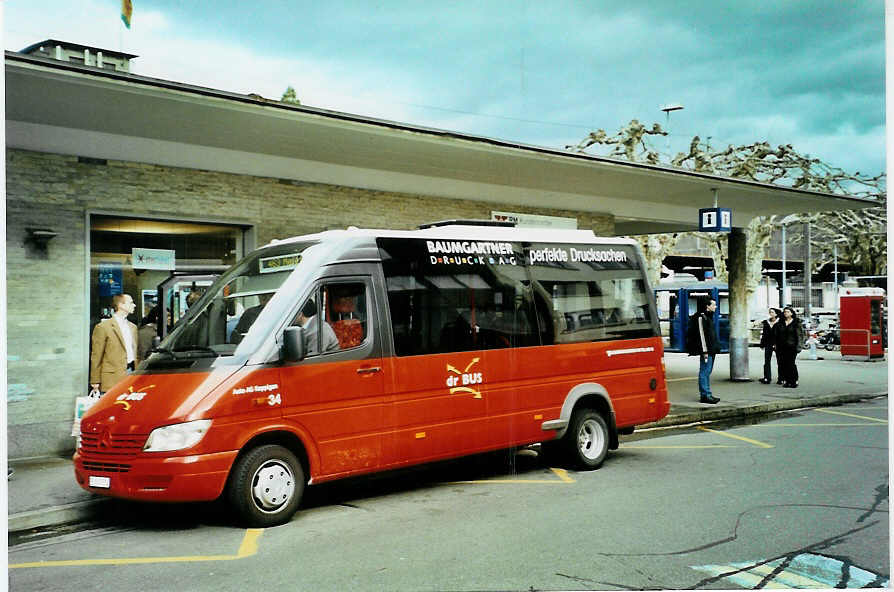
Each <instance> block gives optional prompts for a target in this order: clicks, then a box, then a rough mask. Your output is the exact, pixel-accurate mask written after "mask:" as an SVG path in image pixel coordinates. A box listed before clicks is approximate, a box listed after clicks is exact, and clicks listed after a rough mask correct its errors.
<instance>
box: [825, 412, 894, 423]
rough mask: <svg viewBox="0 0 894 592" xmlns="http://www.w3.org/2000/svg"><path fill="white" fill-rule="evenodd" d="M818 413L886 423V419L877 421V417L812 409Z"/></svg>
mask: <svg viewBox="0 0 894 592" xmlns="http://www.w3.org/2000/svg"><path fill="white" fill-rule="evenodd" d="M814 411H819V412H820V413H831V414H832V415H843V416H845V417H856V418H857V419H866V420H868V421H877V422H880V423H888V420H887V419H879V418H877V417H866V416H865V415H856V414H854V413H845V412H844V411H832V410H831V409H814Z"/></svg>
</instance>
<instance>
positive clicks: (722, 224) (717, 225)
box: [698, 208, 733, 232]
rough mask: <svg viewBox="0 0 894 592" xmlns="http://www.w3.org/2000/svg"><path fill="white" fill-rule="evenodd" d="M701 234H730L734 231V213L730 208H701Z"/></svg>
mask: <svg viewBox="0 0 894 592" xmlns="http://www.w3.org/2000/svg"><path fill="white" fill-rule="evenodd" d="M698 229H699V231H700V232H730V231H731V230H732V229H733V211H732V210H731V209H729V208H701V209H700V210H699V211H698Z"/></svg>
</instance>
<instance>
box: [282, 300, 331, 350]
mask: <svg viewBox="0 0 894 592" xmlns="http://www.w3.org/2000/svg"><path fill="white" fill-rule="evenodd" d="M293 324H294V325H300V326H301V327H304V351H305V355H308V356H313V355H316V354H317V353H319V351H320V350H319V349H318V344H317V332H318V330H319V326H320V320H319V319H318V318H317V304H316V302H314V301H313V300H312V299H311V300H308V301H307V302H305V303H304V306H303V307H301V312H299V313H298V316H297V317H295V322H294V323H293ZM322 325H323V332H322V334H321V335H322V337H323V350H322V351H323V353H324V354H325V353H329V352H333V351H338V349H339V346H338V337H336V336H335V331H333V330H332V327H331V326H330V325H329V323H327V322H325V321H323V322H322Z"/></svg>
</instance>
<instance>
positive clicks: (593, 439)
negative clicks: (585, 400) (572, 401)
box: [561, 409, 610, 471]
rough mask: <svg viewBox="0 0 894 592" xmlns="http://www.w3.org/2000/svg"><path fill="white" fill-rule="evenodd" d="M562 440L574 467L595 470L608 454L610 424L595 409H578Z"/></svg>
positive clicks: (573, 414)
mask: <svg viewBox="0 0 894 592" xmlns="http://www.w3.org/2000/svg"><path fill="white" fill-rule="evenodd" d="M561 442H562V445H563V447H564V448H565V454H566V455H567V456H566V458H568V460H569V461H570V464H571V466H572V467H574V468H576V469H583V470H585V471H593V470H595V469H598V468H599V467H601V466H602V461H604V460H605V457H606V455H607V454H608V446H609V442H610V439H609V433H608V424H607V423H606V422H605V418H604V417H602V414H601V413H599V412H597V411H594V410H593V409H576V410H575V411H574V413H572V415H571V423H570V424H569V425H568V431H567V432H565V435H564V436H562V440H561Z"/></svg>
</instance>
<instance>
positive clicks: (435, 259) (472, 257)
mask: <svg viewBox="0 0 894 592" xmlns="http://www.w3.org/2000/svg"><path fill="white" fill-rule="evenodd" d="M425 246H426V247H428V252H429V253H430V254H431V255H432V257H431V262H432V264H433V265H434V264H436V263H451V264H465V263H471V264H475V263H490V264H491V265H493V264H499V265H503V264H509V265H515V264H516V260H515V251H513V249H512V243H497V242H486V241H425ZM438 255H441V256H440V257H439V256H438ZM444 255H454V256H453V257H445V256H444Z"/></svg>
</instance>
